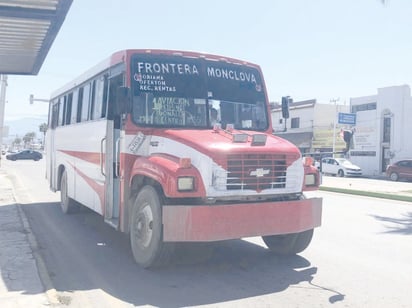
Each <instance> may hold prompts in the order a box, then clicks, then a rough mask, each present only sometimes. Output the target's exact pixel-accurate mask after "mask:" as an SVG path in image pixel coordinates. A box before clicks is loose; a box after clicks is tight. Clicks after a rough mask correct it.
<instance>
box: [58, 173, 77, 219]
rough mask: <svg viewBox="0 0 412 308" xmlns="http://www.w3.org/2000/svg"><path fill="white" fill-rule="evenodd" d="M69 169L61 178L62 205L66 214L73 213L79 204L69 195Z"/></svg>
mask: <svg viewBox="0 0 412 308" xmlns="http://www.w3.org/2000/svg"><path fill="white" fill-rule="evenodd" d="M67 191H68V183H67V171H66V170H64V171H63V174H62V178H61V180H60V206H61V208H62V211H63V213H64V214H71V213H74V212H76V211H77V210H78V208H79V207H78V204H77V203H76V201H74V200H73V199H72V198H70V197H69V196H68V193H67Z"/></svg>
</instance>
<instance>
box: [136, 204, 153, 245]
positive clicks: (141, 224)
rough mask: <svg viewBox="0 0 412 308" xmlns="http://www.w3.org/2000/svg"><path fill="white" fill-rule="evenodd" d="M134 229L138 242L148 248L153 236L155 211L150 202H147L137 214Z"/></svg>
mask: <svg viewBox="0 0 412 308" xmlns="http://www.w3.org/2000/svg"><path fill="white" fill-rule="evenodd" d="M134 229H135V239H136V243H137V244H138V245H139V246H140V247H142V248H147V247H148V246H149V245H150V243H151V241H152V238H153V213H152V209H151V208H150V205H149V204H145V205H144V206H143V208H142V209H141V210H140V211H139V213H138V214H137V217H136V221H135V224H134Z"/></svg>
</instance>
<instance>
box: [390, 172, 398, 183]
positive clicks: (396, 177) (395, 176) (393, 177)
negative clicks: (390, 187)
mask: <svg viewBox="0 0 412 308" xmlns="http://www.w3.org/2000/svg"><path fill="white" fill-rule="evenodd" d="M391 179H392V181H396V180H397V179H398V175H397V174H396V173H392V174H391Z"/></svg>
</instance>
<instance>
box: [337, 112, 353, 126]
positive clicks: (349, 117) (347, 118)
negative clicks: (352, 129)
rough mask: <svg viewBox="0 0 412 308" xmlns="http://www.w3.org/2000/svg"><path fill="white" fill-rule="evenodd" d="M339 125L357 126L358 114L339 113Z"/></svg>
mask: <svg viewBox="0 0 412 308" xmlns="http://www.w3.org/2000/svg"><path fill="white" fill-rule="evenodd" d="M338 115H339V117H338V123H339V124H350V125H355V124H356V113H343V112H339V114H338Z"/></svg>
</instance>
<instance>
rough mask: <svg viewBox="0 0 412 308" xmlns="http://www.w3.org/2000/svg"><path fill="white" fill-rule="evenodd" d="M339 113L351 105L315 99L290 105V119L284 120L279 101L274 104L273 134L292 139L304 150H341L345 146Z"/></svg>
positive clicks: (346, 110)
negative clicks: (338, 117)
mask: <svg viewBox="0 0 412 308" xmlns="http://www.w3.org/2000/svg"><path fill="white" fill-rule="evenodd" d="M339 112H345V113H347V112H349V106H346V105H341V104H319V103H317V102H316V100H315V99H312V100H307V101H300V102H294V103H291V104H290V105H289V119H283V117H282V108H281V106H280V104H273V108H272V123H273V129H274V134H275V135H279V136H281V137H282V138H285V139H287V140H289V141H290V142H292V143H294V144H295V145H296V146H298V147H299V149H300V150H301V152H302V153H317V152H319V153H321V152H333V151H334V150H335V151H342V150H343V149H344V148H345V142H344V141H343V139H342V137H341V134H340V131H341V129H344V128H345V126H344V125H342V124H339V123H338V121H337V115H338V113H339Z"/></svg>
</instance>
